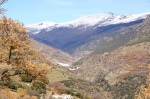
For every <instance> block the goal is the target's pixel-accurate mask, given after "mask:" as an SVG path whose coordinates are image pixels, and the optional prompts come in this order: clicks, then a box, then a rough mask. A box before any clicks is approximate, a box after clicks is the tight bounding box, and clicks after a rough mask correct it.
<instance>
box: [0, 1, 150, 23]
mask: <svg viewBox="0 0 150 99" xmlns="http://www.w3.org/2000/svg"><path fill="white" fill-rule="evenodd" d="M2 7H4V8H6V9H7V11H6V12H5V15H6V16H7V17H10V18H13V19H14V20H19V21H21V22H23V23H24V24H33V23H38V22H42V21H51V22H67V21H71V20H73V19H76V18H79V17H81V16H84V15H90V14H98V13H103V12H113V13H115V14H137V13H144V12H150V0H8V2H7V3H6V4H4V5H3V6H2Z"/></svg>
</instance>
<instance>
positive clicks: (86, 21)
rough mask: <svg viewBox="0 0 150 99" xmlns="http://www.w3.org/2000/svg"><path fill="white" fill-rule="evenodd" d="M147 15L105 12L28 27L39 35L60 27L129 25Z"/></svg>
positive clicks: (149, 13) (148, 13)
mask: <svg viewBox="0 0 150 99" xmlns="http://www.w3.org/2000/svg"><path fill="white" fill-rule="evenodd" d="M147 15H150V12H147V13H142V14H128V15H117V14H114V13H112V12H105V13H99V14H92V15H86V16H83V17H80V18H78V19H75V20H73V21H70V22H65V23H56V22H47V21H46V22H40V23H36V24H33V25H27V27H28V28H29V31H30V30H32V32H33V31H34V32H35V33H32V34H37V33H39V32H40V31H41V30H42V29H46V30H47V31H51V30H53V29H54V28H58V27H70V26H71V27H78V26H84V27H88V26H94V25H98V26H106V25H111V24H119V23H129V22H133V21H136V20H140V19H145V18H146V17H147Z"/></svg>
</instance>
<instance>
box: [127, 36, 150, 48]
mask: <svg viewBox="0 0 150 99" xmlns="http://www.w3.org/2000/svg"><path fill="white" fill-rule="evenodd" d="M142 42H150V35H147V36H143V37H139V38H137V39H136V40H134V41H132V42H130V43H128V44H127V46H132V45H135V44H139V43H142Z"/></svg>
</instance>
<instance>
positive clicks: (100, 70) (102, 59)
mask: <svg viewBox="0 0 150 99" xmlns="http://www.w3.org/2000/svg"><path fill="white" fill-rule="evenodd" d="M149 23H150V19H149V16H148V18H147V19H146V20H144V22H143V23H142V24H141V25H139V26H138V27H136V29H134V30H133V32H135V34H134V35H133V38H132V39H131V40H130V41H129V42H127V43H126V44H124V46H123V45H122V46H121V47H119V48H117V49H116V50H114V51H111V52H105V53H103V54H93V55H91V56H90V57H86V58H84V59H82V60H80V61H79V62H77V63H76V64H74V65H75V66H77V67H79V69H77V70H75V71H73V73H75V74H77V75H78V76H80V77H83V78H84V79H86V80H88V81H91V82H93V83H95V85H97V86H99V87H102V88H103V89H104V90H106V91H108V92H110V93H112V94H113V96H114V99H123V98H127V99H133V98H134V95H135V94H136V92H138V91H139V87H140V86H144V85H146V80H147V81H149V73H150V30H149V28H150V25H149Z"/></svg>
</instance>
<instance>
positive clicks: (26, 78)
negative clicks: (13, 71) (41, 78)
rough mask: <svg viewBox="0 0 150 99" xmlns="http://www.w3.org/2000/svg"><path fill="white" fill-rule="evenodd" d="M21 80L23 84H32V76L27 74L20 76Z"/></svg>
mask: <svg viewBox="0 0 150 99" xmlns="http://www.w3.org/2000/svg"><path fill="white" fill-rule="evenodd" d="M20 77H21V80H22V81H24V82H32V76H31V75H27V74H20Z"/></svg>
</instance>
